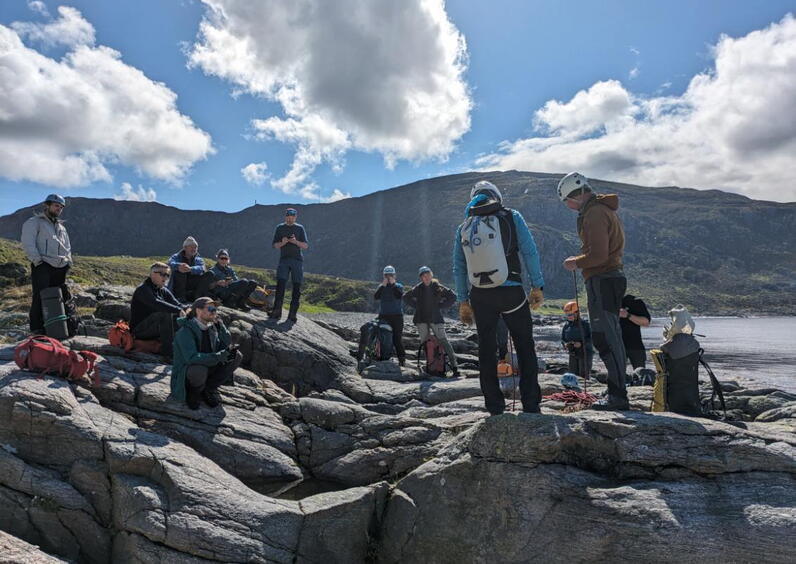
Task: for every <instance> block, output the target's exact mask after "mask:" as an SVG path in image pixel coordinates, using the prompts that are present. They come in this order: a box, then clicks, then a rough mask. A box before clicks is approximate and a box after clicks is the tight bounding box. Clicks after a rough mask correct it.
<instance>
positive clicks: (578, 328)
mask: <svg viewBox="0 0 796 564" xmlns="http://www.w3.org/2000/svg"><path fill="white" fill-rule="evenodd" d="M564 315H566V318H567V321H566V323H564V327H562V329H561V345H562V346H563V347H564V349H566V351H567V352H568V353H569V371H570V372H572V373H573V374H577V375H578V376H588V375H589V374H590V373H591V365H592V359H593V358H594V349H593V348H592V342H591V327H590V326H589V322H588V321H586V320H585V319H580V311H578V304H577V302H567V303H566V304H565V305H564ZM584 350H585V352H586V354H585V358H584V354H583V353H584Z"/></svg>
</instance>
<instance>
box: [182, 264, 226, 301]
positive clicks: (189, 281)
mask: <svg viewBox="0 0 796 564" xmlns="http://www.w3.org/2000/svg"><path fill="white" fill-rule="evenodd" d="M171 278H172V282H171V284H172V286H171V292H172V294H174V296H175V297H176V298H177V299H178V300H180V301H181V302H183V303H190V302H192V301H194V300H195V299H197V298H202V297H204V296H209V295H210V284H212V283H213V282H215V280H216V277H215V276H214V275H213V273H212V272H209V271H208V272H205V273H204V274H191V273H190V272H180V271H179V270H175V271H174V272H173V273H172V275H171Z"/></svg>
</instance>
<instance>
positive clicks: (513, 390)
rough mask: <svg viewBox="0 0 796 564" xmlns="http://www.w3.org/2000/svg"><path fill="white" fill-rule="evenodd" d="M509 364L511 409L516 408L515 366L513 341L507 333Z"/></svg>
mask: <svg viewBox="0 0 796 564" xmlns="http://www.w3.org/2000/svg"><path fill="white" fill-rule="evenodd" d="M508 345H509V347H508V349H509V366H511V384H512V385H511V411H512V412H513V411H514V410H515V409H517V367H516V366H514V341H513V340H512V338H511V334H509V342H508Z"/></svg>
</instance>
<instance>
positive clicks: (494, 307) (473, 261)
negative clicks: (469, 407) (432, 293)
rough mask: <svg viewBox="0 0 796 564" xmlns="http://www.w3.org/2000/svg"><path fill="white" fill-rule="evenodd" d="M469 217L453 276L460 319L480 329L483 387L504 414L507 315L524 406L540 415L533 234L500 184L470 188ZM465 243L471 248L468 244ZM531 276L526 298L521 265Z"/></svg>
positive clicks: (457, 244) (492, 409)
mask: <svg viewBox="0 0 796 564" xmlns="http://www.w3.org/2000/svg"><path fill="white" fill-rule="evenodd" d="M464 215H465V221H464V223H462V224H461V225H460V226H459V227H458V229H457V230H456V238H455V239H454V243H453V276H454V280H455V282H456V297H457V299H458V301H459V317H460V319H461V320H462V322H463V323H466V324H468V325H469V324H472V322H473V317H474V318H475V325H476V329H477V331H478V360H479V368H480V381H481V391H482V392H483V394H484V400H485V403H486V408H487V410H488V411H489V413H490V414H492V415H498V414H500V413H503V411H504V410H505V408H506V400H505V398H504V397H503V392H502V391H501V389H500V383H499V382H498V377H497V355H496V349H497V339H496V332H497V324H498V320H499V319H500V318H501V317H502V318H503V320H504V321H505V323H506V326H507V327H508V329H509V334H510V335H511V338H512V341H513V342H514V349H515V351H516V354H517V360H518V363H519V373H520V397H521V399H522V410H523V411H524V412H527V413H539V402H540V401H541V395H542V394H541V389H540V388H539V381H538V372H539V366H538V361H537V358H536V345H535V343H534V340H533V321H532V319H531V312H530V309H529V308H528V306H529V304H530V307H531V308H532V309H538V308H539V306H541V305H542V302H543V301H544V294H543V287H544V277H543V276H542V268H541V264H540V261H539V252H538V250H537V249H536V243H535V242H534V239H533V235H532V234H531V232H530V230H529V229H528V226H527V224H526V223H525V219H523V217H522V214H520V212H518V211H517V210H513V209H509V208H505V207H503V196H502V194H501V193H500V190H498V188H497V186H495V185H494V184H492V183H491V182H488V181H484V180H482V181H480V182H478V183H477V184H476V185H475V186H474V187H473V189H472V190H471V192H470V202H469V203H468V204H467V206H466V208H465V214H464ZM465 247H466V248H465ZM523 266H524V267H525V272H526V273H527V274H528V276H529V278H530V280H531V290H530V292H529V294H528V295H527V296H526V293H525V290H524V289H523V283H522V267H523Z"/></svg>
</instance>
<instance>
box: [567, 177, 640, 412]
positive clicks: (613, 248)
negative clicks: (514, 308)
mask: <svg viewBox="0 0 796 564" xmlns="http://www.w3.org/2000/svg"><path fill="white" fill-rule="evenodd" d="M558 197H559V199H560V200H561V201H562V202H563V203H564V204H565V205H566V206H567V207H568V208H569V209H571V210H573V211H577V212H578V235H579V236H580V240H581V243H582V245H581V254H580V255H577V256H571V257H567V259H566V260H564V264H563V266H564V268H565V269H567V270H569V271H573V272H574V271H575V270H577V269H580V270H581V272H582V273H583V278H584V280H585V281H586V295H587V297H588V301H589V304H588V309H589V320H590V321H591V331H592V341H593V343H594V347H595V348H596V349H597V352H598V353H599V355H600V358H601V359H602V361H603V363H605V368H606V370H607V371H608V382H607V385H608V396H607V397H606V398H605V400H603V401H601V402H599V403H597V404H595V405H594V406H593V407H594V408H595V409H610V410H626V409H629V403H628V400H627V389H626V388H625V346H624V344H623V342H622V329H621V327H620V324H619V310H620V308H621V307H622V297H623V296H624V295H625V290H626V288H627V279H626V278H625V274H624V271H623V265H622V255H623V254H624V250H625V233H624V229H623V228H622V222H621V221H620V219H619V216H618V215H617V213H616V210H617V209H618V208H619V197H618V196H617V195H616V194H597V193H595V192H594V190H593V189H592V187H591V185H590V184H589V181H588V180H587V179H586V178H585V177H584V176H583V175H582V174H580V173H577V172H571V173H569V174H567V175H566V176H564V177H563V178H562V179H561V181H560V182H559V183H558Z"/></svg>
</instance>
